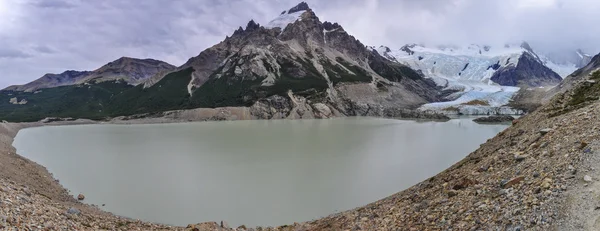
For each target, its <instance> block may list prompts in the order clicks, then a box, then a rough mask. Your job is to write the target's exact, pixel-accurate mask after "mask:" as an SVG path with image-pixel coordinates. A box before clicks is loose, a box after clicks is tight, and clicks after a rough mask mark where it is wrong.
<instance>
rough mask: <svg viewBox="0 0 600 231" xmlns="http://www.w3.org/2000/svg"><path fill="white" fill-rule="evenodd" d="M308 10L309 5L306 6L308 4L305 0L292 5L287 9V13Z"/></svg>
mask: <svg viewBox="0 0 600 231" xmlns="http://www.w3.org/2000/svg"><path fill="white" fill-rule="evenodd" d="M307 10H310V7H309V6H308V4H307V3H306V2H301V3H299V4H298V5H296V6H294V7H292V8H291V9H290V10H288V11H287V13H288V14H292V13H296V12H300V11H307Z"/></svg>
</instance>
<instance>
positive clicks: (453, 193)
mask: <svg viewBox="0 0 600 231" xmlns="http://www.w3.org/2000/svg"><path fill="white" fill-rule="evenodd" d="M447 194H448V197H453V196H456V195H458V192H457V191H456V190H449V191H448V193H447Z"/></svg>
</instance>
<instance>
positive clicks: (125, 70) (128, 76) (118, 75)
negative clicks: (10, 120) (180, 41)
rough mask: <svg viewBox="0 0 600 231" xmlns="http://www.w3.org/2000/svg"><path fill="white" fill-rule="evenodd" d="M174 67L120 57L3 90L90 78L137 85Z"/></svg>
mask: <svg viewBox="0 0 600 231" xmlns="http://www.w3.org/2000/svg"><path fill="white" fill-rule="evenodd" d="M174 68H175V66H173V65H171V64H168V63H166V62H164V61H160V60H155V59H149V58H147V59H137V58H130V57H121V58H119V59H116V60H114V61H111V62H109V63H107V64H104V65H102V66H101V67H99V68H98V69H96V70H93V71H74V70H68V71H65V72H63V73H60V74H52V73H48V74H45V75H43V76H42V77H40V78H39V79H36V80H34V81H32V82H29V83H27V84H24V85H13V86H9V87H6V88H4V89H3V90H5V91H26V92H34V91H37V90H40V89H45V88H52V87H60V86H67V85H75V84H83V83H85V82H88V81H91V80H95V81H108V80H116V79H123V80H124V81H125V82H127V83H129V84H132V85H137V84H139V83H141V82H143V81H145V80H146V79H147V78H149V77H150V76H152V75H154V74H155V73H156V72H161V71H165V70H172V69H174Z"/></svg>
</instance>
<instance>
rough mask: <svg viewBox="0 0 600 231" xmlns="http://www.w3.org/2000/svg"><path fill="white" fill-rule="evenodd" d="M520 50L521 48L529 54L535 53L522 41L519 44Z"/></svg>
mask: <svg viewBox="0 0 600 231" xmlns="http://www.w3.org/2000/svg"><path fill="white" fill-rule="evenodd" d="M521 48H523V49H525V50H527V51H529V52H531V53H535V52H533V49H532V48H531V46H530V45H529V43H527V42H525V41H523V42H522V43H521Z"/></svg>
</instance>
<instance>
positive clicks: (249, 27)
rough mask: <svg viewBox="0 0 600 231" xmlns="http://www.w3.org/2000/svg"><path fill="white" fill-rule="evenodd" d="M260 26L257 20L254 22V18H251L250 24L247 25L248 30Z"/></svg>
mask: <svg viewBox="0 0 600 231" xmlns="http://www.w3.org/2000/svg"><path fill="white" fill-rule="evenodd" d="M258 28H260V25H259V24H258V23H256V22H254V20H250V22H248V25H246V30H247V31H248V30H256V29H258Z"/></svg>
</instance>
